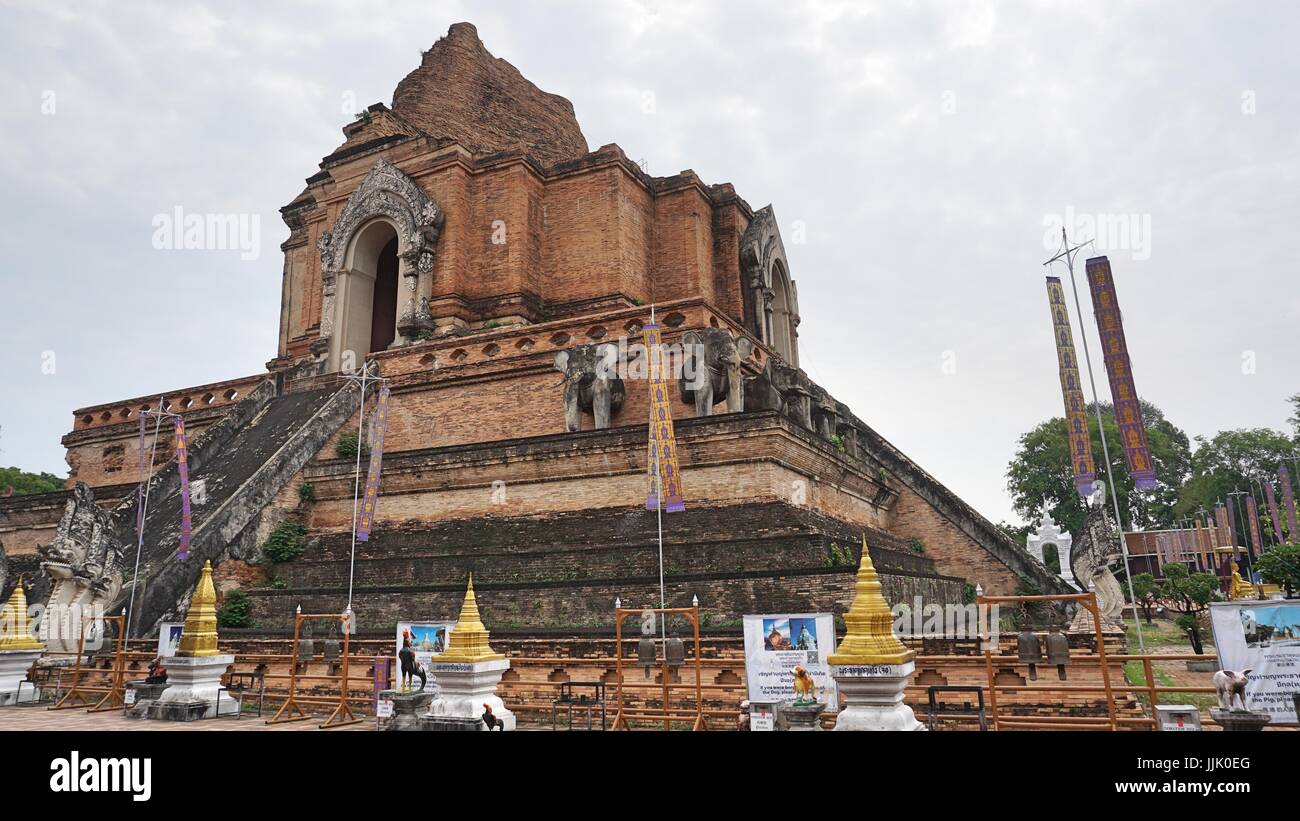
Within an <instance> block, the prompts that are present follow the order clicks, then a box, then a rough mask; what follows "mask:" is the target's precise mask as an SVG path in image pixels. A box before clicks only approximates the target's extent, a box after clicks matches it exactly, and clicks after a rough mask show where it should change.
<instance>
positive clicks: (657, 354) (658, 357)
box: [647, 305, 668, 652]
mask: <svg viewBox="0 0 1300 821" xmlns="http://www.w3.org/2000/svg"><path fill="white" fill-rule="evenodd" d="M650 324H651V325H653V324H655V306H653V305H651V306H650ZM663 351H664V346H663V338H662V337H660V338H659V347H658V349H657V350H655V351H654V352H653V353H650V352H648V351H647V355H649V356H650V357H651V359H650V367H651V369H652V370H651V372H650V373H649V374H647V375H648V376H649V377H650V379H651V381H652V382H653V381H654V377H655V373H654V371H653V369H655V368H661V367H662V366H663V362H662V359H663ZM649 423H650V425H651V426H653V425H654V420H653V419H651V420H649ZM647 430H648V429H647ZM650 438H651V440H652V441H653V439H654V436H653V433H651V437H650ZM654 452H655V499H657V500H658V501H657V503H656V504H655V518H656V519H657V520H658V526H659V609H660V610H666V609H668V597H667V595H665V593H664V485H663V470H662V469H661V468H660V465H659V448H657V447H656V448H655V449H654ZM667 621H668V619H667V617H666V615H665V614H660V616H659V638H660V639H661V640H663V641H664V642H667V641H668V626H667V624H666V622H667ZM664 647H665V650H664V652H668V651H667V644H665V645H664Z"/></svg>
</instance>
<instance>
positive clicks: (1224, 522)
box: [1214, 502, 1232, 547]
mask: <svg viewBox="0 0 1300 821" xmlns="http://www.w3.org/2000/svg"><path fill="white" fill-rule="evenodd" d="M1228 532H1229V531H1228V508H1227V506H1225V505H1224V504H1223V502H1219V504H1217V505H1216V506H1215V508H1214V535H1215V537H1216V538H1215V541H1217V542H1218V544H1216V545H1215V547H1231V546H1232V540H1231V539H1229V538H1228Z"/></svg>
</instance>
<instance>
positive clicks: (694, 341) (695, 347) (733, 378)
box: [679, 328, 754, 416]
mask: <svg viewBox="0 0 1300 821" xmlns="http://www.w3.org/2000/svg"><path fill="white" fill-rule="evenodd" d="M682 349H683V350H682V375H681V378H680V379H679V386H680V388H681V392H682V401H683V402H687V403H692V402H693V403H694V404H695V415H696V416H712V415H713V406H714V405H715V404H717V403H718V402H720V401H721V400H722V399H724V398H725V399H726V400H727V412H728V413H740V412H741V411H743V410H744V409H745V383H744V377H743V375H742V373H741V365H742V364H743V363H744V362H745V360H747V359H749V357H750V356H752V355H753V353H754V343H752V342H751V341H750V340H749V337H747V336H739V337H733V336H732V335H731V333H730V332H729V331H727V330H724V329H722V328H704V329H701V330H693V331H687V332H686V334H685V335H684V336H683V337H682Z"/></svg>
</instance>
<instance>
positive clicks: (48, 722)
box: [0, 706, 375, 733]
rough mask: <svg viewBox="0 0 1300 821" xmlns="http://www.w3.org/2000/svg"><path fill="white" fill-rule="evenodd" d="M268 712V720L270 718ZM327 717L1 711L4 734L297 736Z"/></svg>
mask: <svg viewBox="0 0 1300 821" xmlns="http://www.w3.org/2000/svg"><path fill="white" fill-rule="evenodd" d="M270 716H271V713H270V712H268V713H267V715H266V717H267V718H269V717H270ZM325 718H326V716H325V715H321V716H314V717H313V720H312V721H295V722H292V723H289V724H275V725H268V724H267V723H266V719H265V718H258V717H257V716H244V717H243V718H240V719H234V718H220V719H211V720H208V721H191V722H188V723H180V722H173V721H142V720H140V719H134V718H126V717H125V716H123V715H122V713H121V712H119V711H113V712H111V713H88V712H86V711H85V710H80V709H79V710H48V709H46V708H45V707H44V706H41V707H0V730H38V731H39V730H51V731H60V732H62V731H70V730H94V731H101V732H102V731H128V732H129V731H134V730H139V731H141V732H160V731H161V732H167V731H174V730H203V731H212V732H223V731H224V732H259V731H260V732H273V733H278V732H293V731H298V730H317V729H318V728H319V725H320V723H321V722H322V721H324V720H325ZM374 727H375V724H374V719H367V720H366V721H364V722H362V723H360V724H353V725H351V726H348V727H339V728H338V729H336V730H331V731H330V732H343V731H347V730H373V729H374Z"/></svg>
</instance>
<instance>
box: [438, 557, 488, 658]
mask: <svg viewBox="0 0 1300 821" xmlns="http://www.w3.org/2000/svg"><path fill="white" fill-rule="evenodd" d="M503 658H505V656H504V655H503V654H501V653H496V652H493V650H492V648H491V647H489V646H488V631H487V628H486V627H484V626H483V619H482V617H480V616H479V614H478V603H477V602H475V601H474V576H473V575H472V574H471V575H470V577H469V585H468V586H467V587H466V589H465V603H464V604H462V605H461V607H460V619H458V620H457V621H456V626H455V627H453V628H452V629H451V635H450V636H449V637H448V638H447V650H446V652H444V653H443V654H442V655H440V656H437V657H435V658H434V660H433V663H434V664H472V663H474V662H476V661H498V660H500V659H503Z"/></svg>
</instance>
